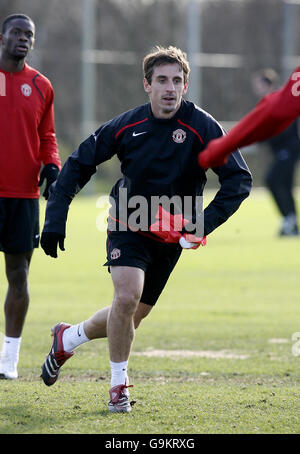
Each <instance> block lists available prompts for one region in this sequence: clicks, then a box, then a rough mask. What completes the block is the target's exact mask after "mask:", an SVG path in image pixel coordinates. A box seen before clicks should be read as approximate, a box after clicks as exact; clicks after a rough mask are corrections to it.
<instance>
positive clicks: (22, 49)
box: [15, 44, 28, 53]
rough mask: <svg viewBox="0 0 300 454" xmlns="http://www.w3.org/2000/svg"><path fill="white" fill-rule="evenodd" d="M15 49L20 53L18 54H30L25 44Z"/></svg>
mask: <svg viewBox="0 0 300 454" xmlns="http://www.w3.org/2000/svg"><path fill="white" fill-rule="evenodd" d="M15 49H16V50H17V51H18V52H23V53H25V52H28V47H27V46H25V45H24V44H19V45H18V46H16V47H15Z"/></svg>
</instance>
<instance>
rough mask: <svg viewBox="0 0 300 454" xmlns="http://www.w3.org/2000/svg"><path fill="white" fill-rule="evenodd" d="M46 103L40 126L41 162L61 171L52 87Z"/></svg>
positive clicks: (48, 92)
mask: <svg viewBox="0 0 300 454" xmlns="http://www.w3.org/2000/svg"><path fill="white" fill-rule="evenodd" d="M45 101H46V107H45V112H44V115H43V117H42V120H41V123H40V125H39V136H40V155H41V161H42V163H43V164H44V165H46V164H55V165H57V167H58V168H59V169H61V161H60V157H59V153H58V146H57V140H56V134H55V125H54V106H53V103H54V92H53V88H52V86H51V85H50V86H49V89H48V91H47V97H46V100H45Z"/></svg>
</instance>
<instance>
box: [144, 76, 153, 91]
mask: <svg viewBox="0 0 300 454" xmlns="http://www.w3.org/2000/svg"><path fill="white" fill-rule="evenodd" d="M143 84H144V90H145V92H146V93H148V94H149V93H150V92H151V85H150V84H149V82H148V81H147V79H146V77H144V80H143Z"/></svg>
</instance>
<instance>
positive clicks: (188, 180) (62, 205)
mask: <svg viewBox="0 0 300 454" xmlns="http://www.w3.org/2000/svg"><path fill="white" fill-rule="evenodd" d="M223 134H224V131H223V129H222V128H221V126H220V125H219V124H218V122H217V121H216V120H215V119H214V118H213V117H212V116H211V115H209V114H208V113H207V112H205V111H204V110H202V109H200V108H199V107H197V106H196V105H195V104H193V103H191V102H188V101H185V100H184V101H182V104H181V106H180V108H179V110H178V111H177V112H176V114H175V115H174V116H173V117H172V118H171V119H158V118H155V117H154V116H153V114H152V111H151V106H150V103H147V104H144V105H142V106H139V107H136V108H135V109H132V110H129V111H128V112H125V113H123V114H121V115H119V116H117V117H115V118H113V119H112V120H110V121H108V122H107V123H105V124H103V125H102V126H101V127H100V128H99V129H98V130H97V131H96V132H95V133H94V134H92V135H91V136H90V137H89V138H87V139H86V140H85V141H84V142H82V143H81V144H80V146H79V147H78V149H77V150H76V151H74V153H72V154H71V155H70V157H69V158H68V159H67V161H66V163H65V164H64V166H63V168H62V170H61V173H60V175H59V177H58V179H57V181H56V182H55V183H53V185H52V186H51V190H50V196H49V200H48V203H47V208H46V219H45V225H44V231H45V232H57V233H60V234H63V235H65V229H66V220H67V214H68V209H69V205H70V203H71V201H72V199H73V197H74V196H75V195H76V194H77V193H78V192H79V191H80V189H82V188H83V186H84V185H85V184H86V183H87V182H88V181H89V180H90V178H91V176H92V175H93V174H94V173H95V172H96V170H97V166H98V165H99V164H101V163H102V162H105V161H107V160H109V159H110V158H111V157H112V156H114V155H117V156H118V158H119V160H120V163H121V172H122V176H123V177H122V178H121V179H120V180H118V181H117V182H116V184H115V185H114V186H113V188H112V191H111V197H112V198H113V199H114V200H115V201H116V204H117V205H118V197H119V188H126V189H127V195H128V199H129V198H130V197H132V196H136V195H140V196H143V197H145V198H146V199H147V200H149V198H150V197H151V196H163V195H165V196H168V197H173V196H175V195H176V196H180V197H182V198H184V196H190V197H195V196H201V195H202V193H203V189H204V186H205V183H206V181H207V179H206V172H205V170H204V169H202V168H200V167H199V165H198V162H197V157H198V154H199V152H201V151H202V150H203V149H204V148H205V147H206V145H207V144H208V142H209V141H210V140H212V139H214V138H216V137H219V136H221V135H223ZM213 171H214V172H215V173H216V174H217V175H218V178H219V182H220V188H219V190H218V192H217V194H216V195H215V197H214V199H213V200H212V201H211V203H210V204H209V205H208V206H207V207H206V208H205V210H204V234H205V235H208V234H209V233H211V232H212V231H213V230H214V229H216V228H217V227H218V226H219V225H220V224H222V223H223V222H225V221H226V220H227V219H228V218H229V217H230V216H231V215H232V214H233V213H234V212H235V211H236V210H237V209H238V207H239V206H240V204H241V202H242V201H243V200H244V199H245V198H246V197H247V196H248V195H249V193H250V190H251V185H252V178H251V173H250V171H249V169H248V167H247V165H246V163H245V161H244V159H243V158H242V156H241V154H240V152H239V151H238V150H237V151H236V152H235V153H233V154H232V155H231V156H230V157H229V159H228V161H227V163H226V165H224V166H221V167H218V168H214V169H213ZM151 222H153V219H151ZM149 225H150V220H149Z"/></svg>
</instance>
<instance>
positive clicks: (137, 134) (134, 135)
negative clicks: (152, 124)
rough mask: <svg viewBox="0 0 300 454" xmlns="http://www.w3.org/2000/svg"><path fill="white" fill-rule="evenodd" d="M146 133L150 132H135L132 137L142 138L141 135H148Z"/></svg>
mask: <svg viewBox="0 0 300 454" xmlns="http://www.w3.org/2000/svg"><path fill="white" fill-rule="evenodd" d="M146 132H148V131H143V132H135V131H134V132H133V133H132V137H136V136H140V135H141V134H146Z"/></svg>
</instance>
